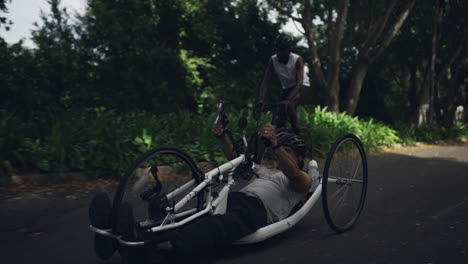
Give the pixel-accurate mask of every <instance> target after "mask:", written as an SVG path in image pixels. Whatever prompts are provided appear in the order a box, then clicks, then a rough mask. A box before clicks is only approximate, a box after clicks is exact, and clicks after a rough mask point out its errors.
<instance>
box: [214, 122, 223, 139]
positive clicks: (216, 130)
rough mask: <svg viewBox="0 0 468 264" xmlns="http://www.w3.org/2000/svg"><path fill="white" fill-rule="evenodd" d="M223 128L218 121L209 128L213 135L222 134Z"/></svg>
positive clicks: (219, 135)
mask: <svg viewBox="0 0 468 264" xmlns="http://www.w3.org/2000/svg"><path fill="white" fill-rule="evenodd" d="M224 131H225V129H224V128H223V125H222V124H221V122H220V121H218V122H216V123H215V124H214V125H213V127H212V128H211V133H212V134H213V135H214V136H215V137H221V136H222V135H223V134H224Z"/></svg>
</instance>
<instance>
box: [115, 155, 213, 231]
mask: <svg viewBox="0 0 468 264" xmlns="http://www.w3.org/2000/svg"><path fill="white" fill-rule="evenodd" d="M202 180H203V173H202V172H201V171H200V170H199V169H198V167H197V166H196V164H195V162H194V161H193V160H192V158H191V157H190V156H189V155H188V154H187V153H186V152H184V151H183V150H181V149H179V148H176V147H171V146H163V147H156V148H154V149H151V150H149V151H147V152H145V153H143V154H142V155H141V156H140V157H139V158H137V159H136V160H135V161H134V162H133V163H132V164H131V165H130V167H129V168H128V170H127V171H126V173H125V174H124V176H123V177H122V178H121V179H120V183H119V186H118V188H117V191H116V193H115V196H114V202H113V204H114V206H113V209H112V219H118V217H119V210H120V206H121V204H122V203H123V202H126V203H129V204H130V205H131V206H132V208H133V213H134V217H135V220H136V222H137V223H139V224H140V226H141V227H144V226H145V224H147V225H148V226H147V227H151V223H155V222H156V223H158V224H161V221H163V219H161V218H164V217H165V216H166V215H167V214H166V213H165V208H166V206H172V205H174V204H175V203H177V202H178V201H179V200H180V199H181V198H183V197H184V196H185V195H186V194H187V193H188V192H190V191H191V190H192V189H193V187H194V186H196V185H197V184H199V183H200V182H201V181H202ZM181 186H185V188H180V187H181ZM190 187H192V188H190ZM155 199H156V200H155ZM154 201H156V203H157V204H155V203H152V202H154ZM203 203H204V193H203V192H200V193H199V194H198V195H197V196H196V197H194V198H193V199H192V200H191V202H190V203H187V205H185V206H184V208H183V209H184V210H192V211H193V212H197V211H200V210H201V208H202V206H203ZM155 206H156V207H158V206H161V207H160V208H155ZM158 209H159V210H158ZM157 213H159V214H160V215H159V216H160V217H159V219H158V217H157V215H156V214H157ZM158 221H159V222H158ZM117 222H118V221H114V226H113V228H114V229H115V228H117V226H116V224H117Z"/></svg>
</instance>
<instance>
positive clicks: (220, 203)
mask: <svg viewBox="0 0 468 264" xmlns="http://www.w3.org/2000/svg"><path fill="white" fill-rule="evenodd" d="M243 141H244V144H245V145H246V147H247V140H246V138H245V132H244V135H243ZM244 162H246V157H245V154H241V155H239V156H238V157H237V158H235V159H233V160H231V161H228V162H226V163H224V164H222V165H221V166H218V167H217V168H215V169H212V170H211V171H209V172H207V173H205V178H204V180H203V181H202V182H201V183H199V184H198V185H196V181H195V179H192V180H191V181H189V182H187V183H185V184H184V185H182V186H181V187H179V188H177V189H175V190H174V191H172V192H171V193H168V194H167V195H166V198H167V199H168V200H171V198H173V197H175V196H177V195H178V194H180V193H182V192H184V191H186V190H189V188H193V190H192V191H191V192H190V193H188V194H187V195H185V196H184V197H183V198H182V199H180V200H179V201H178V202H177V203H176V204H175V205H174V206H173V207H167V208H166V211H167V214H166V217H165V218H164V219H163V220H162V222H161V223H160V224H159V225H155V223H154V222H151V221H146V222H142V223H140V226H141V227H142V228H149V230H151V232H160V231H164V230H169V229H174V228H178V227H180V226H183V225H185V224H187V223H189V222H191V221H193V220H195V219H197V218H199V217H201V216H203V215H205V214H210V215H215V214H224V213H226V208H227V197H228V195H229V191H230V190H231V187H232V186H233V185H234V182H235V181H234V178H233V174H234V170H235V169H236V168H237V167H238V166H239V165H240V164H242V163H244ZM226 176H227V179H226V180H225V182H226V183H225V185H224V186H223V187H222V189H221V191H220V192H219V194H218V195H217V196H216V197H215V198H213V195H212V191H211V183H212V182H213V181H214V180H215V179H218V180H223V178H224V177H226ZM330 181H333V180H331V179H330ZM195 185H196V186H195ZM205 189H207V190H206V194H205V195H206V196H205V198H206V202H205V205H204V208H203V209H201V210H200V211H198V212H197V208H192V209H189V210H186V211H182V212H180V210H181V209H182V207H183V206H184V205H186V204H187V203H188V202H189V201H190V200H191V199H192V198H194V197H196V196H197V194H199V193H200V192H201V191H205ZM321 193H322V184H321V182H320V183H319V185H318V187H317V188H316V189H315V190H314V192H313V194H312V196H310V197H309V198H308V199H307V201H306V202H305V203H304V204H303V205H302V207H301V208H300V209H299V210H298V211H296V212H295V213H294V214H292V215H290V216H289V217H287V218H285V219H283V220H280V221H278V222H275V223H273V224H270V225H267V226H264V227H262V228H260V229H258V230H257V231H255V232H254V233H252V234H249V235H247V236H245V237H243V238H241V239H239V240H238V241H236V242H234V243H235V244H250V243H257V242H260V241H263V240H265V239H268V238H270V237H272V236H275V235H277V234H279V233H282V232H284V231H286V230H288V229H290V228H291V227H293V226H294V225H295V224H297V223H298V222H299V221H300V220H301V219H302V218H303V217H304V216H305V215H306V214H307V213H308V212H309V211H310V209H311V208H312V206H313V205H314V204H315V203H316V202H317V200H318V199H319V197H320V196H321ZM183 217H185V218H184V219H182V220H181V221H177V219H180V218H183ZM90 228H91V230H92V231H94V232H96V233H98V234H101V235H104V236H108V237H113V238H115V239H117V240H118V241H119V242H120V243H121V244H124V245H127V246H142V245H144V244H146V243H147V242H149V241H137V242H130V241H125V240H123V239H122V238H121V237H120V236H117V235H115V234H114V233H112V230H102V229H98V228H96V227H93V226H91V227H90Z"/></svg>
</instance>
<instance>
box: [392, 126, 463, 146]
mask: <svg viewBox="0 0 468 264" xmlns="http://www.w3.org/2000/svg"><path fill="white" fill-rule="evenodd" d="M395 129H396V130H397V131H398V136H399V137H400V139H401V142H403V143H414V142H429V143H433V142H436V141H440V140H446V139H460V138H466V137H468V125H467V124H463V123H457V124H455V125H453V126H451V127H441V126H437V125H423V126H415V125H405V124H398V125H396V126H395Z"/></svg>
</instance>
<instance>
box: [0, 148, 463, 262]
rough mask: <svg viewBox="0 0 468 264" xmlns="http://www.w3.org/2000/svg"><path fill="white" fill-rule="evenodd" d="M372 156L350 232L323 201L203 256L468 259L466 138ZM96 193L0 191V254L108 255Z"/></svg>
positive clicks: (33, 258) (21, 258)
mask: <svg viewBox="0 0 468 264" xmlns="http://www.w3.org/2000/svg"><path fill="white" fill-rule="evenodd" d="M368 162H369V174H370V182H369V190H368V198H367V201H366V207H365V210H364V212H363V214H362V216H361V219H360V220H359V222H358V224H357V226H356V227H355V229H353V230H351V231H350V232H347V233H345V234H341V235H336V234H334V233H333V232H332V231H331V229H330V228H329V227H328V226H327V224H326V222H325V219H324V216H323V213H322V211H321V210H322V209H321V205H320V204H318V205H316V207H315V208H314V209H313V210H312V211H311V212H310V213H309V214H308V216H307V217H306V218H305V219H304V220H303V221H301V222H300V223H299V224H298V225H297V226H295V227H294V228H293V229H291V230H289V231H288V232H286V233H283V234H281V235H279V236H277V237H274V238H272V239H270V240H268V241H265V242H262V243H260V244H256V245H247V246H235V247H232V248H229V250H226V251H225V252H220V253H218V254H217V255H216V256H214V257H201V258H200V259H199V260H198V262H199V263H213V264H215V263H262V262H264V263H269V264H276V263H379V264H380V263H411V264H415V263H424V264H429V263H433V264H435V263H460V264H461V263H463V264H466V263H468V191H467V189H468V144H465V145H462V146H444V147H427V148H415V149H401V150H397V151H393V152H390V153H386V154H379V155H373V156H371V157H369V161H368ZM71 194H73V195H75V196H76V197H75V196H69V195H71ZM91 194H92V192H90V193H88V194H86V193H82V192H79V193H69V192H53V193H48V194H47V193H39V194H23V195H21V198H20V199H19V198H11V197H10V198H8V199H6V198H3V199H2V200H1V201H0V234H1V235H0V245H1V246H0V260H1V261H0V262H1V263H6V264H13V263H103V262H100V261H98V260H97V259H96V258H95V257H94V253H93V251H92V243H91V241H92V234H91V232H89V231H88V229H87V225H88V220H87V205H88V203H89V200H90V197H91ZM67 196H68V198H66V197H67ZM75 198H76V199H75ZM109 263H119V258H118V257H114V258H113V259H111V261H110V262H109ZM192 263H193V262H192Z"/></svg>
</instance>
